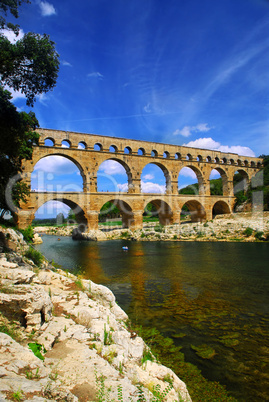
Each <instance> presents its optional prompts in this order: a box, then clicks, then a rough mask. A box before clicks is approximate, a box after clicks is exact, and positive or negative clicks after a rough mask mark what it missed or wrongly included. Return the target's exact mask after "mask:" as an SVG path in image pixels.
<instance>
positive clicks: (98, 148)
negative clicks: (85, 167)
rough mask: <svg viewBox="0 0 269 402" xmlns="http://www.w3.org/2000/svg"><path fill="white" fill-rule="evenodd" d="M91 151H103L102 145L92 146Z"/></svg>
mask: <svg viewBox="0 0 269 402" xmlns="http://www.w3.org/2000/svg"><path fill="white" fill-rule="evenodd" d="M93 149H94V150H95V151H103V145H102V144H101V143H100V142H97V143H96V144H94V146H93Z"/></svg>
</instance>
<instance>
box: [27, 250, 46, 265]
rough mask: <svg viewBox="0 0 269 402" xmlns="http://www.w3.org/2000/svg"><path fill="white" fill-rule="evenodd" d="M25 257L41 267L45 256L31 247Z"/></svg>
mask: <svg viewBox="0 0 269 402" xmlns="http://www.w3.org/2000/svg"><path fill="white" fill-rule="evenodd" d="M24 255H25V257H27V258H29V259H30V260H32V261H33V263H34V264H36V265H37V266H40V265H41V264H42V262H43V260H44V257H43V255H42V254H41V253H40V252H39V251H38V250H35V249H34V248H33V247H29V248H28V250H27V251H26V252H25V254H24Z"/></svg>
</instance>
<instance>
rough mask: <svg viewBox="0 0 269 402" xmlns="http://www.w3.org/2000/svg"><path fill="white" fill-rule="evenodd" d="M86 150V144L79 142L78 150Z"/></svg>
mask: <svg viewBox="0 0 269 402" xmlns="http://www.w3.org/2000/svg"><path fill="white" fill-rule="evenodd" d="M86 148H87V145H86V142H84V141H80V142H79V143H78V149H86Z"/></svg>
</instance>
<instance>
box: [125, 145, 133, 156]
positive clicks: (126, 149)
mask: <svg viewBox="0 0 269 402" xmlns="http://www.w3.org/2000/svg"><path fill="white" fill-rule="evenodd" d="M124 153H125V154H127V155H131V154H132V148H130V147H125V148H124Z"/></svg>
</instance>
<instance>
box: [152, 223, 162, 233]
mask: <svg viewBox="0 0 269 402" xmlns="http://www.w3.org/2000/svg"><path fill="white" fill-rule="evenodd" d="M154 230H155V232H159V233H162V232H163V230H164V228H163V225H156V226H155V228H154Z"/></svg>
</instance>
